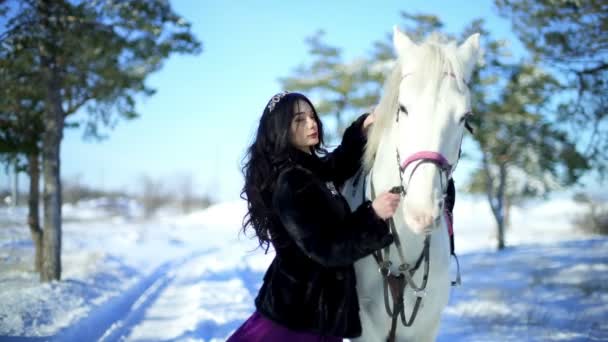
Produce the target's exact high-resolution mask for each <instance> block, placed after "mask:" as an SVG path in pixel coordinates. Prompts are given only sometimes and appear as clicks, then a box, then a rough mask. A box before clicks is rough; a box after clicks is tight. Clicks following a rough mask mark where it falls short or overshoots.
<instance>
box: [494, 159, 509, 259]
mask: <svg viewBox="0 0 608 342" xmlns="http://www.w3.org/2000/svg"><path fill="white" fill-rule="evenodd" d="M506 185H507V166H506V165H505V164H500V166H499V183H498V193H497V194H496V195H497V196H496V197H497V198H498V208H497V209H498V210H496V212H497V213H498V215H497V217H496V227H497V228H498V235H497V236H496V237H497V239H498V241H497V248H498V249H499V250H500V249H504V248H505V203H504V199H505V196H504V195H505V186H506Z"/></svg>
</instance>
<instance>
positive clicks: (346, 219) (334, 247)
mask: <svg viewBox="0 0 608 342" xmlns="http://www.w3.org/2000/svg"><path fill="white" fill-rule="evenodd" d="M313 177H314V176H313V175H312V174H310V173H308V172H307V171H304V170H302V169H299V168H294V169H290V170H288V171H286V172H284V173H282V174H281V176H279V179H278V182H277V187H276V189H275V193H274V196H273V203H274V206H275V208H276V209H277V211H278V214H279V217H280V220H281V222H282V223H283V225H284V226H285V229H286V230H287V233H288V234H289V236H290V237H291V238H292V239H293V240H294V241H295V243H296V245H297V246H298V247H299V248H300V249H301V250H302V251H303V252H304V253H305V254H306V255H308V256H309V257H310V258H311V259H313V260H315V261H316V262H318V263H320V264H322V265H324V266H327V267H334V266H347V265H350V264H352V263H353V262H355V261H356V260H358V259H360V258H362V257H364V256H367V255H369V254H371V253H372V252H373V251H375V250H378V249H381V248H383V247H385V246H387V245H389V244H390V243H392V241H393V237H392V235H390V234H389V228H388V225H387V224H386V222H385V221H384V220H382V219H381V218H379V217H378V216H377V215H376V213H375V212H374V209H373V208H372V206H371V202H369V201H366V202H364V203H363V204H362V205H361V206H359V207H358V208H357V209H356V210H355V211H353V212H352V213H351V212H347V213H346V215H342V214H341V210H335V209H333V207H334V206H335V205H336V204H335V203H334V202H335V200H334V199H332V198H330V197H328V195H327V194H326V193H325V192H324V191H323V189H322V188H320V187H319V185H318V183H316V182H315V181H314V179H313Z"/></svg>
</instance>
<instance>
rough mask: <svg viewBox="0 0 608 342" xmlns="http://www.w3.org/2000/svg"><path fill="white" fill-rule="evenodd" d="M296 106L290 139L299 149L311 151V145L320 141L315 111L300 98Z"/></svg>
mask: <svg viewBox="0 0 608 342" xmlns="http://www.w3.org/2000/svg"><path fill="white" fill-rule="evenodd" d="M294 106H295V108H294V112H295V115H294V116H293V119H292V120H291V132H290V133H291V134H290V137H289V138H290V139H289V140H290V142H291V144H292V145H293V146H294V147H296V148H297V149H299V150H301V151H304V152H306V153H310V147H311V146H314V145H316V144H318V143H319V131H318V129H317V121H316V120H315V113H314V112H313V110H312V108H311V107H310V105H309V104H308V102H306V101H303V100H298V101H297V102H296V103H295V104H294Z"/></svg>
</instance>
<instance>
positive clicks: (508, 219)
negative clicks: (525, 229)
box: [504, 194, 511, 231]
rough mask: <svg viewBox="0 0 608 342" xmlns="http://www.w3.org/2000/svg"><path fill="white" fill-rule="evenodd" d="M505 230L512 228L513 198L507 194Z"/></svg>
mask: <svg viewBox="0 0 608 342" xmlns="http://www.w3.org/2000/svg"><path fill="white" fill-rule="evenodd" d="M504 203H505V223H504V224H505V231H507V230H509V229H510V228H511V199H510V198H509V196H507V195H506V194H505V202H504Z"/></svg>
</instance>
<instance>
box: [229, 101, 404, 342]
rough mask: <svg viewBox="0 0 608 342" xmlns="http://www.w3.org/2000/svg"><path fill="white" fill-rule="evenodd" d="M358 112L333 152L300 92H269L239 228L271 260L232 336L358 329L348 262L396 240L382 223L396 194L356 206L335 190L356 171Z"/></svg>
mask: <svg viewBox="0 0 608 342" xmlns="http://www.w3.org/2000/svg"><path fill="white" fill-rule="evenodd" d="M372 122H373V115H368V114H364V115H361V116H360V117H359V118H358V119H357V120H355V121H354V122H353V123H352V124H351V126H350V127H348V128H347V129H346V131H345V132H344V137H343V139H342V143H341V145H340V146H338V147H337V148H336V149H335V150H334V151H333V152H331V153H327V152H326V151H325V150H324V149H323V147H322V146H323V126H322V124H321V121H320V120H319V117H318V116H317V113H316V111H315V109H314V107H313V105H312V103H311V102H310V101H309V100H308V99H307V98H306V97H305V96H303V95H301V94H298V93H288V92H283V93H279V94H277V95H275V96H273V97H272V99H271V100H270V101H269V103H268V105H267V106H266V108H265V109H264V112H263V114H262V117H261V119H260V124H259V128H258V131H257V135H256V138H255V141H254V142H253V144H252V145H251V147H250V148H249V149H248V152H247V160H246V163H245V166H244V168H243V171H244V174H245V186H244V188H243V191H242V194H241V195H242V196H243V195H244V196H246V199H247V201H248V213H247V215H246V216H245V219H244V228H243V229H246V228H247V227H251V228H253V230H254V231H255V233H256V236H257V238H258V240H259V243H260V246H261V247H263V248H266V250H268V247H269V245H270V244H272V245H273V248H274V250H275V252H276V256H275V258H274V260H273V261H272V263H271V265H270V266H269V268H268V270H267V271H266V274H265V276H264V282H263V285H262V287H261V289H260V291H259V293H258V295H257V298H256V299H255V305H256V309H257V310H256V312H255V313H254V314H253V315H252V316H251V317H250V318H249V319H248V320H247V321H246V322H245V323H244V324H243V325H242V326H241V327H240V328H239V329H237V331H236V332H235V333H234V334H233V335H232V336H231V337H230V338H229V339H228V341H230V342H240V341H289V342H295V341H341V340H342V338H343V337H356V336H359V335H361V322H360V320H359V304H358V301H357V294H356V287H355V285H356V284H355V282H356V280H355V271H354V268H353V263H354V262H355V261H356V260H357V259H360V258H362V257H364V256H367V255H369V254H371V253H372V252H373V251H375V250H378V249H381V248H383V247H385V246H387V245H389V244H390V243H392V241H393V237H392V235H391V234H389V229H388V226H387V224H386V222H385V220H386V219H388V218H389V217H391V216H392V215H393V214H394V213H395V210H396V208H397V206H398V204H399V199H400V198H399V195H395V194H391V193H388V192H387V193H382V194H380V195H379V196H378V197H377V198H376V199H375V200H374V201H373V202H370V201H366V202H364V203H363V204H361V205H360V206H359V207H358V208H356V210H354V211H352V212H351V210H350V209H349V207H348V204H347V203H346V200H345V199H344V198H343V197H342V195H341V194H340V193H339V192H338V191H337V190H336V189H337V188H339V187H340V186H341V185H342V184H343V183H344V181H346V180H347V179H348V178H350V177H352V176H353V175H354V174H355V172H356V171H357V170H358V169H359V167H360V160H361V157H362V154H363V149H364V146H365V142H366V136H365V134H366V133H365V132H366V130H367V128H368V127H369V125H370V124H371V123H372Z"/></svg>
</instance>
